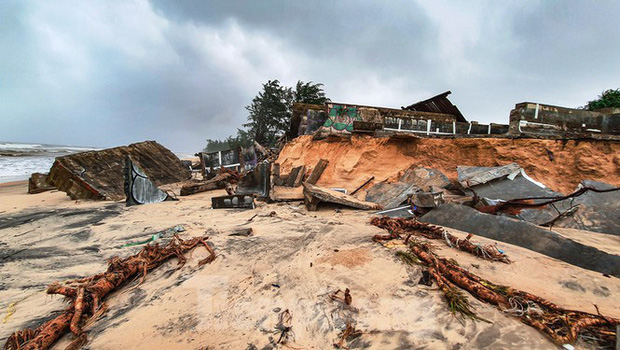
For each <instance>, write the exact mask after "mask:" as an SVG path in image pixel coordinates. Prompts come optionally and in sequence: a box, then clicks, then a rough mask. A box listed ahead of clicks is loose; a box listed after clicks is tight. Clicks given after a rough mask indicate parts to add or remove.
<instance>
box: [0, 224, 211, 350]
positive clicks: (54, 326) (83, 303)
mask: <svg viewBox="0 0 620 350" xmlns="http://www.w3.org/2000/svg"><path fill="white" fill-rule="evenodd" d="M207 239H208V237H196V238H192V239H189V240H183V239H181V238H180V237H179V236H177V235H174V237H173V239H172V240H171V241H170V242H169V243H168V244H166V245H165V246H163V247H160V246H159V244H158V243H157V244H155V245H147V246H145V247H144V248H142V250H140V252H138V253H137V254H136V255H132V256H129V257H127V258H123V259H121V258H119V257H113V258H112V259H110V261H109V266H108V270H107V271H106V272H104V273H100V274H97V275H94V276H90V277H86V278H81V279H76V280H73V281H69V282H64V283H62V284H61V283H55V284H52V285H50V286H49V287H48V288H47V293H48V294H60V295H63V296H65V297H66V298H67V300H70V306H69V307H68V308H67V309H66V310H65V311H64V312H63V313H62V314H60V315H59V316H56V317H55V318H53V319H51V320H50V321H48V322H46V323H44V324H42V325H41V326H39V327H38V328H37V329H34V330H33V329H25V330H22V331H17V332H15V333H13V334H12V335H11V336H10V337H9V338H8V340H7V341H6V343H5V345H4V349H6V350H17V349H47V348H49V347H50V346H52V344H54V342H55V341H56V340H57V339H59V338H60V337H61V336H63V335H64V334H65V333H67V331H68V330H70V331H71V333H73V334H74V335H75V336H76V337H77V339H76V340H77V341H78V342H84V338H83V327H84V325H86V324H88V323H90V322H94V321H95V320H96V319H97V317H98V316H99V315H101V314H102V313H103V312H104V311H105V304H104V299H105V297H106V296H107V295H108V294H109V293H110V292H112V291H113V290H115V289H117V288H119V287H120V286H122V285H123V284H125V283H126V282H127V281H129V280H130V279H132V278H133V277H135V276H140V277H141V278H140V282H139V283H142V281H144V279H145V278H146V274H147V273H148V271H149V270H151V269H154V268H156V267H158V266H160V265H161V264H163V263H164V262H166V261H167V260H169V259H170V258H173V257H176V258H177V259H178V260H179V263H178V265H179V267H181V266H183V265H184V264H185V262H186V261H187V259H186V258H185V256H184V254H185V253H186V252H188V251H190V250H192V249H194V248H195V247H196V246H198V245H203V246H204V247H205V248H206V249H207V250H208V251H209V253H210V255H209V256H208V257H207V258H205V259H203V260H201V261H200V262H199V263H198V264H199V265H204V264H208V263H210V262H212V261H213V260H214V259H215V252H214V251H213V249H212V248H211V247H210V246H209V244H208V243H207V241H206V240H207Z"/></svg>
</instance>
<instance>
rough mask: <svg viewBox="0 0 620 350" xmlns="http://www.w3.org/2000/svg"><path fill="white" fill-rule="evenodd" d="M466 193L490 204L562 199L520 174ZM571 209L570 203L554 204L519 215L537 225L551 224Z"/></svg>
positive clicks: (559, 194) (505, 177) (479, 186)
mask: <svg viewBox="0 0 620 350" xmlns="http://www.w3.org/2000/svg"><path fill="white" fill-rule="evenodd" d="M465 192H466V193H467V194H469V195H474V193H475V194H476V195H478V197H480V198H484V199H485V200H486V202H488V204H491V205H492V203H495V202H498V201H509V200H513V199H518V198H535V199H532V200H531V201H532V202H533V203H542V202H544V201H545V199H542V198H549V197H561V196H563V195H562V194H561V193H558V192H554V191H552V190H550V189H548V188H546V187H540V186H538V185H537V184H536V183H533V182H532V181H530V180H529V179H527V178H526V177H524V176H523V175H522V174H521V173H520V172H518V173H517V174H516V175H515V177H514V178H513V179H512V180H511V179H510V178H509V177H507V176H504V177H501V178H497V179H493V180H490V181H488V182H486V183H484V184H482V185H477V186H474V187H472V188H470V189H466V190H465ZM568 208H569V202H568V201H565V202H558V203H554V206H547V207H545V208H540V209H523V210H521V213H520V214H519V215H518V218H519V219H521V220H525V221H527V222H531V223H533V224H536V225H541V224H543V223H546V222H549V221H550V220H552V219H553V218H555V217H557V215H558V214H559V213H560V212H564V211H565V210H567V209H568Z"/></svg>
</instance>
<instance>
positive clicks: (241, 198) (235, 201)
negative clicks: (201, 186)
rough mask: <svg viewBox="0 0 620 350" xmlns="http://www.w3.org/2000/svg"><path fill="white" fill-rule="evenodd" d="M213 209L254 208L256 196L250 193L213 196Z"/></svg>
mask: <svg viewBox="0 0 620 350" xmlns="http://www.w3.org/2000/svg"><path fill="white" fill-rule="evenodd" d="M211 206H212V207H213V209H254V208H256V203H254V196H253V195H248V194H234V195H232V196H219V197H213V198H211Z"/></svg>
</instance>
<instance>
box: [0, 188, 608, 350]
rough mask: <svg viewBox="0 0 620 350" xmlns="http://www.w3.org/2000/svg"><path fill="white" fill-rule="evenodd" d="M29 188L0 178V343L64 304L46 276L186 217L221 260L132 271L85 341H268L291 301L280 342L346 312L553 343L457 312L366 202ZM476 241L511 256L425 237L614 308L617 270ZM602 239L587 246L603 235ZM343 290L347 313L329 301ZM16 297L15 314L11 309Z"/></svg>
mask: <svg viewBox="0 0 620 350" xmlns="http://www.w3.org/2000/svg"><path fill="white" fill-rule="evenodd" d="M26 187H27V185H26V183H25V182H22V183H15V184H10V185H1V186H0V199H1V200H0V250H1V251H2V255H0V259H2V260H0V281H1V282H0V315H1V316H0V317H2V318H3V319H6V322H4V323H0V341H2V342H3V341H4V339H5V338H6V337H7V336H8V335H9V334H10V333H11V332H13V331H15V330H18V329H22V328H24V327H36V326H37V325H38V324H40V323H41V322H42V321H44V320H46V319H47V318H48V317H49V316H50V315H53V314H54V312H56V311H58V310H62V308H63V307H64V303H63V301H62V298H60V297H57V296H48V295H46V294H45V293H44V292H43V291H44V290H45V286H46V285H47V284H49V283H52V282H54V281H63V280H66V279H70V278H75V277H78V276H89V275H92V274H95V273H98V272H101V271H103V270H104V269H105V268H106V262H105V261H106V259H108V258H110V257H111V256H113V255H120V256H127V255H130V254H133V253H135V252H136V251H138V250H139V249H140V247H126V248H123V247H121V246H122V245H123V244H125V243H127V242H129V241H136V240H141V239H145V238H148V237H150V235H151V234H152V233H153V232H156V231H159V230H163V229H166V228H168V227H171V226H174V225H178V224H183V225H184V226H185V228H186V229H187V231H186V232H184V233H182V236H183V237H190V236H198V235H203V234H205V233H206V234H209V235H210V236H211V241H212V242H213V244H214V245H215V248H216V253H217V255H218V257H217V259H216V260H215V261H214V262H213V263H212V264H210V265H206V266H202V267H198V266H197V262H198V261H199V260H200V259H202V258H204V257H205V256H206V254H207V253H206V252H205V250H204V249H202V248H198V249H197V250H195V251H194V252H193V253H192V254H191V257H190V258H189V261H188V263H187V264H186V265H185V266H184V267H182V268H180V269H177V266H176V262H175V261H171V262H169V263H166V264H164V265H163V266H161V267H160V268H158V269H156V270H154V271H152V272H151V273H149V275H148V277H147V278H146V280H145V282H144V283H143V284H141V285H136V282H135V281H134V282H132V283H130V284H129V285H127V286H126V287H125V288H122V289H121V290H120V291H118V292H115V293H113V294H111V295H110V296H109V297H108V298H107V301H106V303H107V307H108V311H107V313H106V314H105V315H104V316H103V317H102V318H101V319H99V320H98V321H97V322H95V323H94V325H92V326H91V327H90V328H88V329H87V331H88V335H89V341H90V342H89V344H88V345H87V347H88V348H91V349H118V348H126V349H133V348H169V349H204V348H205V347H208V348H209V349H263V348H267V349H268V348H272V346H271V345H270V344H272V343H273V342H274V341H275V340H277V339H278V337H279V333H278V332H277V331H276V329H275V326H276V324H277V321H278V314H279V313H280V312H282V311H284V310H285V309H289V310H290V312H291V313H292V316H293V319H292V324H293V333H294V340H292V341H291V342H290V343H289V344H288V345H287V346H282V347H283V348H287V347H288V348H293V349H329V348H332V344H333V342H334V341H336V340H337V339H338V334H339V333H340V330H341V329H342V328H343V327H344V325H345V321H346V319H348V318H350V319H352V320H354V321H353V322H354V323H355V324H356V328H357V329H360V330H362V331H364V332H365V333H364V334H363V335H362V336H361V337H360V338H359V339H358V340H357V341H356V342H355V343H353V344H352V347H353V348H360V347H369V348H373V349H409V348H428V349H466V348H493V349H507V348H510V349H553V348H555V347H554V345H553V344H552V343H551V342H550V341H549V340H548V338H546V337H545V336H544V335H542V334H541V333H539V332H538V331H536V330H534V329H533V328H531V327H528V326H526V325H523V324H521V323H520V322H519V321H518V320H516V319H514V318H511V317H508V316H506V315H505V314H503V313H502V312H500V311H498V310H496V309H495V308H493V307H490V306H488V305H485V304H483V303H480V302H478V301H477V300H475V299H473V298H471V297H470V300H471V303H472V304H473V305H474V306H475V307H476V310H477V312H478V313H479V315H480V316H482V317H484V318H486V319H488V320H491V321H492V323H491V324H487V323H482V322H473V321H469V320H468V321H465V322H464V323H461V322H459V321H458V320H457V319H456V318H455V317H453V315H452V314H450V312H449V311H448V309H447V308H446V305H445V303H444V300H443V297H442V296H441V294H440V293H439V292H438V291H437V290H436V289H435V287H427V286H424V285H418V284H417V282H418V280H419V278H420V275H421V270H420V269H419V268H410V267H406V266H404V265H403V264H402V263H400V262H399V261H398V260H396V259H395V258H394V251H395V249H398V248H397V247H398V244H392V245H396V247H395V248H388V247H384V246H382V245H380V244H378V243H374V242H372V241H371V240H370V238H371V237H372V235H374V234H376V233H379V232H381V230H380V229H378V228H376V227H374V226H371V225H369V224H368V220H369V217H370V213H368V212H364V211H358V210H350V209H343V210H342V211H341V212H340V213H339V212H336V211H334V206H330V205H327V206H320V207H319V209H320V210H319V211H318V212H307V211H306V210H305V208H304V207H303V206H302V205H301V203H299V202H297V203H280V204H265V203H260V202H259V206H258V208H257V209H254V210H213V209H210V197H211V196H214V195H221V194H223V193H224V191H213V192H210V193H201V194H196V195H193V196H189V197H183V198H182V200H181V201H178V202H164V203H158V204H150V205H144V206H136V207H125V206H124V204H123V203H113V202H84V201H78V202H76V201H72V200H70V199H69V198H68V197H66V196H65V195H64V193H62V192H53V193H52V192H47V193H41V194H37V195H28V194H26V193H25V192H26ZM272 212H275V215H272V214H271V213H272ZM256 214H257V216H256V217H255V218H254V219H252V221H250V222H248V220H249V219H250V218H252V217H253V216H254V215H256ZM242 227H252V229H253V232H254V234H253V236H250V237H239V236H228V233H229V232H232V231H233V230H235V229H239V228H242ZM450 231H451V232H452V233H454V234H457V235H462V236H463V237H464V236H465V234H464V233H462V232H457V231H455V230H450ZM571 234H572V235H579V232H577V231H575V230H572V232H571ZM584 234H585V233H584ZM475 239H476V240H477V241H479V242H483V243H487V242H493V243H497V244H498V245H499V247H500V248H501V249H503V250H505V251H506V252H507V254H508V255H509V256H510V258H511V259H512V260H513V261H514V263H512V264H510V265H506V264H502V263H491V262H486V261H483V260H480V259H477V258H475V257H472V256H470V255H467V254H465V253H461V252H459V251H456V250H454V249H452V248H449V247H447V246H445V245H443V243H442V242H438V241H435V242H433V244H434V245H436V246H437V247H438V248H439V249H440V250H439V253H440V254H441V255H443V256H446V257H450V258H454V259H456V260H458V261H459V263H460V264H461V266H464V267H466V268H469V269H470V270H471V271H473V272H474V273H477V274H479V275H480V276H482V277H484V278H488V279H490V280H491V281H494V282H496V283H500V284H508V285H511V286H513V287H515V288H519V289H523V290H526V291H529V292H532V293H535V294H538V295H540V296H542V297H545V298H548V299H550V300H552V301H554V302H556V303H558V304H559V305H561V306H564V307H567V308H573V309H579V310H583V311H589V312H595V308H594V306H593V304H596V305H598V307H599V309H600V310H601V312H603V313H604V314H606V315H609V316H614V317H620V304H618V303H617V302H615V301H617V300H616V299H615V298H614V295H618V293H620V281H619V280H618V279H616V278H607V277H604V276H603V275H601V274H599V273H596V272H592V271H588V270H584V269H581V268H578V267H575V266H571V265H569V264H566V263H563V262H560V261H557V260H555V259H552V258H548V257H546V256H543V255H540V254H538V253H535V252H532V251H529V250H526V249H523V248H520V247H516V246H512V245H509V244H504V243H502V242H494V241H491V240H488V239H483V238H479V237H475ZM602 239H603V238H600V239H590V240H589V241H588V244H592V245H595V246H596V245H598V244H605V243H608V241H604V240H602ZM11 254H12V255H11ZM8 255H11V256H10V257H7V256H8ZM347 287H348V288H350V289H351V294H352V296H353V306H354V308H355V309H354V310H347V309H345V308H343V306H342V305H341V303H339V302H335V301H332V300H330V299H329V298H328V297H327V295H328V293H330V292H333V291H335V290H337V289H344V288H347ZM13 302H15V303H16V304H15V312H14V314H12V315H11V316H10V317H7V315H9V313H7V311H9V305H10V304H11V303H13ZM70 339H71V336H70V335H69V336H65V337H64V338H63V339H62V340H61V341H59V342H58V343H57V344H56V346H55V348H56V349H64V347H65V346H66V345H67V344H68V342H69V341H70ZM578 348H579V345H578Z"/></svg>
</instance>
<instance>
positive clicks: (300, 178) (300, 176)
mask: <svg viewBox="0 0 620 350" xmlns="http://www.w3.org/2000/svg"><path fill="white" fill-rule="evenodd" d="M305 175H306V166H305V165H302V166H301V169H299V172H298V173H297V176H296V177H295V181H293V186H292V187H299V186H301V183H302V181H303V180H304V176H305Z"/></svg>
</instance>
